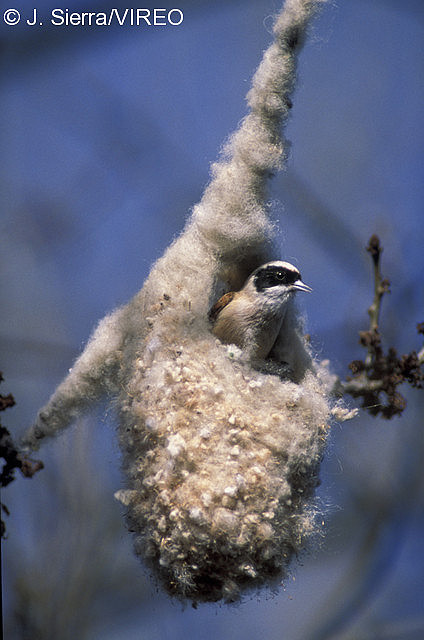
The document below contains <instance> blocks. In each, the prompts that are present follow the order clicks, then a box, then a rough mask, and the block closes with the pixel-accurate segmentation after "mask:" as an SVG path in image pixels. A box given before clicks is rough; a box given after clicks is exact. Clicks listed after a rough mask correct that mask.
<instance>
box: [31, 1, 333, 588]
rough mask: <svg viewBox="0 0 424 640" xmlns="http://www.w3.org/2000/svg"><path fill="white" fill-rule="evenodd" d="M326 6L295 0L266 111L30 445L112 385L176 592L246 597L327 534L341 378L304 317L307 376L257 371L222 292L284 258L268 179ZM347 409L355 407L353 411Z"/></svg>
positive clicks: (144, 508) (244, 133)
mask: <svg viewBox="0 0 424 640" xmlns="http://www.w3.org/2000/svg"><path fill="white" fill-rule="evenodd" d="M318 4H320V2H319V1H311V0H287V2H286V3H285V5H284V7H283V9H282V11H281V13H280V15H279V16H278V17H277V20H276V23H275V28H274V35H275V40H274V42H273V44H272V45H271V46H270V48H269V49H268V50H267V51H266V52H265V54H264V57H263V60H262V62H261V64H260V66H259V68H258V70H257V72H256V74H255V76H254V79H253V84H252V88H251V90H250V92H249V94H248V104H249V108H250V111H249V113H248V115H247V116H246V118H245V119H244V120H243V122H242V123H241V125H240V127H239V129H238V130H237V131H236V132H235V134H234V135H233V136H232V137H231V138H230V139H229V141H228V143H227V144H226V145H225V148H224V150H223V153H222V157H221V159H220V161H219V162H217V163H216V164H215V165H213V167H212V179H211V182H210V184H209V186H208V187H207V188H206V191H205V194H204V196H203V198H202V200H201V202H200V203H199V204H198V205H196V206H195V207H194V209H193V213H192V216H191V218H190V220H189V221H188V223H187V226H186V228H185V230H184V231H183V233H182V234H181V235H180V237H179V238H177V240H176V241H175V242H174V243H173V244H172V245H171V246H170V247H169V249H168V250H167V251H166V253H165V254H164V256H163V257H162V258H160V259H159V260H158V261H157V263H156V264H155V265H154V266H153V268H152V271H151V273H150V275H149V277H148V279H147V281H146V282H145V284H144V286H143V288H142V290H141V291H140V293H139V294H137V295H136V296H135V298H134V299H133V300H132V301H131V302H130V303H129V304H128V305H126V306H124V307H122V308H121V309H118V310H117V311H115V312H114V313H113V314H112V315H110V316H108V317H107V318H105V319H104V320H102V322H101V323H100V325H99V326H98V328H97V330H96V331H95V333H94V334H93V336H92V338H91V340H90V341H89V343H88V344H87V347H86V349H85V351H84V352H83V354H82V355H81V357H80V358H79V359H78V360H77V361H76V363H75V365H74V367H73V369H72V371H71V372H70V374H69V376H68V377H67V378H66V379H65V380H64V382H63V383H62V384H61V385H60V386H59V387H58V389H57V390H56V392H55V393H54V395H53V396H52V398H51V399H50V401H49V403H48V404H47V405H46V407H44V409H43V410H42V411H41V412H40V414H39V416H38V418H37V421H36V424H35V425H34V427H32V429H30V430H29V432H28V433H27V434H26V436H25V438H24V445H25V446H27V447H31V448H37V446H38V444H39V441H40V440H41V439H42V438H43V437H44V436H50V435H54V434H56V433H57V432H59V431H60V430H61V429H63V428H65V427H66V426H68V424H69V423H70V422H71V421H72V419H73V418H74V417H75V416H76V415H77V414H79V413H80V412H81V411H82V410H84V409H85V408H86V407H87V406H89V405H90V404H91V403H92V402H93V401H94V400H96V399H97V398H98V397H100V396H101V395H103V394H105V393H106V394H109V395H110V396H111V397H112V398H113V401H114V404H115V405H117V406H118V408H119V418H120V423H119V440H120V445H121V449H122V452H123V469H124V472H125V475H126V478H127V484H126V487H125V488H124V489H122V490H120V491H118V492H117V497H118V498H119V499H120V500H121V502H123V503H124V504H125V505H126V508H127V516H126V517H127V521H128V526H129V529H130V531H132V532H133V534H134V538H135V551H136V553H137V554H138V555H139V556H140V557H141V558H142V559H143V560H144V561H145V562H147V564H148V566H149V567H150V568H151V569H152V570H153V571H154V573H155V574H156V575H157V576H158V577H159V578H160V580H161V581H162V583H163V585H164V587H165V588H166V590H167V591H168V592H169V593H171V594H173V595H176V596H178V597H181V598H190V599H192V600H194V601H216V600H220V599H225V600H227V601H231V600H234V599H236V598H237V597H238V596H239V595H240V593H242V592H243V591H244V590H246V589H249V588H252V587H256V586H259V585H262V584H273V582H274V581H275V580H277V579H280V578H281V576H282V575H283V574H284V571H285V569H286V567H287V565H288V563H289V561H290V559H291V558H292V557H293V555H294V554H296V553H297V552H298V551H299V550H300V549H301V548H302V546H303V544H304V541H305V539H306V538H307V537H308V535H309V534H310V533H311V531H312V530H313V512H312V509H311V508H310V507H308V504H309V501H310V498H311V496H312V494H313V492H314V488H315V486H316V484H317V478H318V471H319V464H320V461H321V458H322V454H323V450H324V446H325V442H326V436H327V430H328V422H329V419H330V416H331V407H330V402H329V389H330V387H331V383H332V380H331V376H330V375H329V374H328V372H327V370H326V369H325V368H324V367H322V366H321V365H319V364H318V363H317V362H315V361H314V360H313V358H312V356H311V354H310V353H309V349H308V346H307V344H306V342H305V340H304V338H303V337H302V327H301V323H300V321H299V319H298V318H297V316H296V315H294V317H293V318H292V323H291V326H290V328H289V329H287V327H286V330H287V331H289V333H290V335H285V336H284V338H285V339H286V340H287V339H290V340H291V341H292V343H293V345H295V348H296V349H297V350H298V356H299V362H302V363H304V364H303V368H302V370H301V371H300V374H299V378H301V379H300V382H299V383H297V384H295V383H294V382H290V381H288V380H285V381H284V380H281V379H280V378H279V377H277V376H275V375H267V374H265V373H261V372H260V371H257V370H253V369H252V368H251V367H250V366H249V364H248V363H247V362H246V361H245V359H244V358H243V354H242V353H241V352H240V350H239V349H237V348H236V347H235V346H232V345H230V346H225V345H222V344H221V343H220V342H219V341H218V340H216V339H215V338H214V337H213V336H212V334H211V333H210V327H209V326H208V321H207V314H208V309H209V307H210V304H211V303H212V302H214V301H215V300H216V297H217V295H218V293H219V292H222V291H224V290H229V289H230V288H231V289H234V288H238V287H240V286H242V284H243V281H244V279H245V278H246V276H247V275H248V274H249V273H250V272H251V271H252V270H253V269H254V268H256V267H257V266H258V265H260V264H261V263H262V262H265V261H267V260H271V259H275V258H276V257H277V256H276V255H275V249H274V248H273V245H272V239H273V225H272V223H271V222H270V219H269V211H268V207H267V206H266V184H267V181H268V179H269V177H270V176H271V175H272V174H273V173H274V172H275V171H276V170H277V169H278V168H280V166H281V165H282V164H283V162H284V159H285V157H286V155H287V148H288V145H287V142H286V141H285V139H284V138H283V137H282V125H284V124H285V121H286V119H287V116H288V113H289V109H290V107H291V100H290V94H291V92H292V90H293V87H294V82H295V60H296V52H297V50H298V48H299V46H300V44H301V42H302V40H303V36H304V33H305V28H306V25H307V22H308V20H309V18H310V17H311V15H312V13H313V11H314V9H315V8H316V6H317V5H318ZM338 417H339V419H340V418H341V417H343V412H342V411H341V412H340V411H339V416H338Z"/></svg>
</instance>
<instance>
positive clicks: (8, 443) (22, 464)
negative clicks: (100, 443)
mask: <svg viewBox="0 0 424 640" xmlns="http://www.w3.org/2000/svg"><path fill="white" fill-rule="evenodd" d="M2 381H3V375H2V374H1V373H0V382H2ZM14 404H15V399H14V397H13V396H12V394H11V393H9V395H7V396H2V395H0V411H5V410H6V409H8V408H10V407H13V406H14ZM0 458H3V460H4V464H3V467H2V470H1V474H0V486H1V487H6V486H7V485H8V484H10V483H11V482H13V480H14V479H15V470H16V469H19V471H20V472H21V473H22V475H23V476H25V478H32V476H33V475H34V474H35V473H37V471H39V470H40V469H42V468H43V466H44V465H43V463H42V462H41V461H40V460H31V458H28V457H27V456H26V455H23V454H22V453H20V452H19V449H18V447H17V446H16V445H15V443H14V442H13V439H12V436H11V435H10V432H9V431H8V429H6V427H3V426H2V425H1V424H0ZM0 505H1V510H2V511H3V512H4V513H5V514H6V515H9V509H8V508H7V507H6V505H5V504H3V503H2V502H1V503H0ZM0 532H1V537H2V538H5V536H6V525H5V523H4V522H3V520H1V524H0Z"/></svg>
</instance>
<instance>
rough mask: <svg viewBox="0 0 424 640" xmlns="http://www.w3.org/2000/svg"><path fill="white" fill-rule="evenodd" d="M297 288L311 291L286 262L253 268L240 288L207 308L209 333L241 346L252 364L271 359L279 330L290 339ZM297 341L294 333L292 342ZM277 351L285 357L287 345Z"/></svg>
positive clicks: (293, 329) (287, 349) (288, 349)
mask: <svg viewBox="0 0 424 640" xmlns="http://www.w3.org/2000/svg"><path fill="white" fill-rule="evenodd" d="M296 291H312V289H311V288H310V287H308V285H306V284H304V283H303V282H302V278H301V275H300V272H299V270H298V269H297V268H296V267H294V266H293V265H292V264H290V263H289V262H283V261H281V260H275V261H273V262H267V263H266V264H263V265H262V266H260V267H258V268H257V269H255V271H253V273H252V274H251V275H250V276H249V277H248V279H247V280H246V282H245V284H244V286H243V288H242V289H241V290H240V291H230V292H229V293H226V294H224V295H223V296H222V297H221V298H220V299H219V300H218V301H217V302H216V303H215V304H214V305H213V307H212V308H211V310H210V311H209V320H210V322H211V323H212V333H213V334H214V335H215V336H216V337H217V338H219V339H220V340H221V342H223V343H224V344H235V345H237V346H238V347H240V348H241V349H242V350H243V351H244V353H245V356H246V357H247V359H248V360H249V361H250V362H251V363H255V362H258V361H263V360H265V359H266V358H268V357H270V358H271V359H273V353H272V351H273V347H274V345H275V344H276V342H277V339H278V340H279V342H281V337H280V333H284V335H285V338H284V339H286V340H287V341H289V342H290V341H291V339H292V335H291V332H292V331H293V332H294V331H295V328H294V326H293V323H294V320H293V318H294V314H293V311H292V307H293V298H294V294H295V293H296ZM283 325H284V326H283ZM286 334H287V335H286ZM298 342H299V339H298V336H297V334H296V336H295V337H293V344H294V343H296V345H297V344H298ZM279 351H280V352H281V353H282V352H284V354H286V356H287V354H290V344H287V345H283V349H282V350H281V349H279ZM277 359H279V358H277ZM285 359H286V360H292V359H293V358H291V357H290V356H289V357H286V358H285ZM294 359H295V356H294ZM287 364H288V365H289V366H292V363H291V362H287Z"/></svg>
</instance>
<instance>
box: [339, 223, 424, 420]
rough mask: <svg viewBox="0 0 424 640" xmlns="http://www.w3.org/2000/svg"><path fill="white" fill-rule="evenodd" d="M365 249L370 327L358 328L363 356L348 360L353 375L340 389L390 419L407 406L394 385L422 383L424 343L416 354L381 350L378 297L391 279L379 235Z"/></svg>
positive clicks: (420, 329) (422, 328)
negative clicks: (369, 263)
mask: <svg viewBox="0 0 424 640" xmlns="http://www.w3.org/2000/svg"><path fill="white" fill-rule="evenodd" d="M367 251H368V252H369V253H370V254H371V257H372V260H373V267H374V299H373V302H372V304H371V306H370V307H369V309H368V315H369V317H370V327H369V329H368V330H367V331H360V332H359V339H360V344H361V345H362V346H363V347H364V348H366V350H367V354H366V356H365V359H364V360H354V361H353V362H351V363H350V365H349V369H350V370H351V371H352V374H353V375H352V376H350V377H348V378H347V379H346V381H344V382H341V383H340V390H341V392H342V393H347V394H349V395H351V396H353V397H354V398H362V407H363V408H364V409H366V410H367V411H368V412H369V413H371V414H372V415H375V416H376V415H378V414H381V415H382V417H384V418H387V419H390V418H392V417H393V416H394V415H397V414H400V413H402V411H403V410H404V409H405V407H406V400H405V398H404V397H403V396H402V395H401V394H400V393H399V392H398V391H397V387H398V386H399V385H400V384H402V383H404V382H408V383H409V384H410V385H411V386H412V387H415V388H422V386H423V384H422V383H423V380H424V371H423V370H422V366H423V364H424V347H423V348H422V349H421V350H420V351H419V352H418V354H417V353H416V352H415V351H411V352H410V353H408V354H405V355H403V356H401V357H400V358H399V357H398V355H397V352H396V349H395V348H394V347H390V348H389V349H388V351H387V353H386V354H385V353H384V351H383V347H382V344H381V334H380V330H379V321H380V311H381V301H382V298H383V296H384V294H385V293H387V292H388V291H389V287H390V283H389V281H388V280H387V279H385V278H383V277H382V274H381V270H380V258H381V254H382V251H383V249H382V247H381V244H380V240H379V238H378V236H376V235H373V236H371V238H370V240H369V243H368V246H367ZM417 329H418V332H419V333H421V334H424V323H420V324H419V325H418V327H417Z"/></svg>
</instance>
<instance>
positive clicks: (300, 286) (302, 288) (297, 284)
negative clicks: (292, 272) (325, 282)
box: [291, 280, 312, 292]
mask: <svg viewBox="0 0 424 640" xmlns="http://www.w3.org/2000/svg"><path fill="white" fill-rule="evenodd" d="M291 288H292V289H295V290H296V291H308V292H309V291H312V289H311V287H308V285H307V284H305V283H304V282H302V280H296V282H295V283H294V284H292V287H291Z"/></svg>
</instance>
